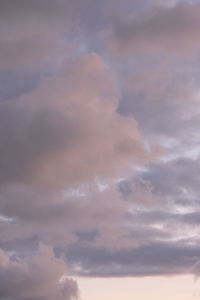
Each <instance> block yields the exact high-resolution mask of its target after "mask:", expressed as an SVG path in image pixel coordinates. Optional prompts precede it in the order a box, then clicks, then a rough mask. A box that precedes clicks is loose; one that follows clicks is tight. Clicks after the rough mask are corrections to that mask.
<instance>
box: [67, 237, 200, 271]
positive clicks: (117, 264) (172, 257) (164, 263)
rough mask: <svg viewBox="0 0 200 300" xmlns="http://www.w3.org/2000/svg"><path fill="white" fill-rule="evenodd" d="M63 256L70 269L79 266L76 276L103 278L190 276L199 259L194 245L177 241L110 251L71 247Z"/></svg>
mask: <svg viewBox="0 0 200 300" xmlns="http://www.w3.org/2000/svg"><path fill="white" fill-rule="evenodd" d="M66 257H67V258H68V259H69V260H70V262H71V264H72V266H74V267H76V265H77V264H79V266H80V271H79V272H78V274H80V275H86V276H103V277H107V276H108V277H112V276H152V275H170V274H173V275H174V274H185V273H193V272H194V265H195V264H196V263H197V262H198V261H199V258H200V257H199V247H198V246H197V245H195V246H187V245H184V244H182V243H181V242H176V243H162V244H161V243H154V244H150V245H147V246H141V247H138V248H135V249H131V250H130V249H129V250H119V251H112V252H111V251H107V250H106V249H105V248H94V247H93V248H89V247H87V248H83V247H82V248H81V247H74V248H72V249H71V250H70V251H68V252H67V254H66ZM74 272H76V271H75V269H74Z"/></svg>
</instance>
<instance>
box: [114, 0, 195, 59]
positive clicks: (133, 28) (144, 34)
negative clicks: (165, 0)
mask: <svg viewBox="0 0 200 300" xmlns="http://www.w3.org/2000/svg"><path fill="white" fill-rule="evenodd" d="M199 8H200V6H199V3H197V4H188V3H186V2H184V3H177V4H176V5H175V6H170V7H167V6H161V7H159V6H158V7H155V8H154V9H152V10H148V11H147V12H146V13H142V14H141V15H136V16H135V17H133V18H130V19H129V20H127V21H124V22H123V21H122V22H119V24H117V25H116V26H115V27H114V31H113V39H112V38H111V48H112V47H113V50H114V51H116V52H119V53H120V52H121V51H122V52H123V51H124V52H129V51H130V52H131V53H133V52H134V51H135V52H143V53H147V51H148V52H156V51H157V52H158V53H159V51H162V53H164V54H165V55H168V54H171V53H172V54H174V53H175V54H180V53H182V54H185V53H188V51H189V52H191V51H198V49H199V39H198V37H199V14H200V9H199ZM130 52H129V53H130Z"/></svg>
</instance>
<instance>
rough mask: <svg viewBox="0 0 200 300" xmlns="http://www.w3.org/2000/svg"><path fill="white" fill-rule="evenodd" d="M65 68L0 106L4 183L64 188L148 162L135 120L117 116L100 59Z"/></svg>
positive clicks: (109, 81)
mask: <svg viewBox="0 0 200 300" xmlns="http://www.w3.org/2000/svg"><path fill="white" fill-rule="evenodd" d="M69 68H70V69H69V71H67V72H66V73H65V71H63V74H60V75H59V74H56V77H54V78H51V79H49V80H47V81H46V82H45V83H44V84H42V85H41V86H40V88H39V89H38V90H36V91H33V92H31V93H29V94H25V95H24V96H22V97H20V98H18V99H16V100H15V101H13V100H12V101H6V102H2V103H0V128H1V129H0V144H1V157H0V166H1V170H2V172H1V174H0V182H1V183H2V184H4V183H27V184H29V183H33V184H34V183H35V184H44V185H45V184H48V185H52V186H53V185H55V186H56V185H58V184H59V185H61V186H62V187H65V188H67V186H69V185H73V184H74V185H77V184H79V183H83V182H84V181H86V180H88V179H90V178H94V177H95V176H101V175H106V174H109V172H110V171H116V170H117V169H120V168H124V167H125V166H127V165H128V163H129V162H131V163H143V162H144V163H145V162H146V161H148V160H149V159H151V155H152V154H150V153H148V151H147V150H146V149H145V146H144V144H143V142H142V140H141V138H140V135H139V132H138V129H137V123H136V122H135V120H134V119H133V118H129V117H128V118H127V117H123V116H121V115H119V114H118V113H117V111H116V110H117V102H118V95H117V91H116V88H115V85H114V82H113V80H112V77H111V75H112V74H110V73H109V72H107V71H106V69H105V67H104V65H103V62H102V61H101V59H100V58H99V57H98V56H97V55H96V54H88V55H86V56H83V57H81V58H79V59H78V60H77V61H76V62H75V63H74V64H72V65H71V66H69ZM116 162H117V164H116Z"/></svg>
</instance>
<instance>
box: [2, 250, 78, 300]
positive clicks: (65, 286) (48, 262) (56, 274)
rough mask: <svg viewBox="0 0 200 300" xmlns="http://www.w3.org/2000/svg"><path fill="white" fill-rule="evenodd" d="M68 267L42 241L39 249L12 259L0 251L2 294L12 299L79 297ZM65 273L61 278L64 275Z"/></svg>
mask: <svg viewBox="0 0 200 300" xmlns="http://www.w3.org/2000/svg"><path fill="white" fill-rule="evenodd" d="M65 274H66V267H65V263H64V262H63V261H62V260H61V259H56V258H55V257H54V255H53V252H52V250H51V248H50V247H47V246H45V245H40V250H39V252H38V253H37V254H36V255H34V256H31V257H28V258H19V259H17V260H15V261H12V260H11V259H10V258H9V256H7V254H6V253H5V252H4V251H2V250H1V251H0V278H1V280H0V282H1V283H0V297H1V298H2V299H11V300H19V299H20V300H28V299H29V300H36V299H37V300H42V299H52V300H55V299H66V300H72V299H78V288H77V284H76V282H75V281H74V280H73V279H69V278H67V277H66V276H65ZM62 276H64V277H63V279H62V281H60V280H61V278H62Z"/></svg>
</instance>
